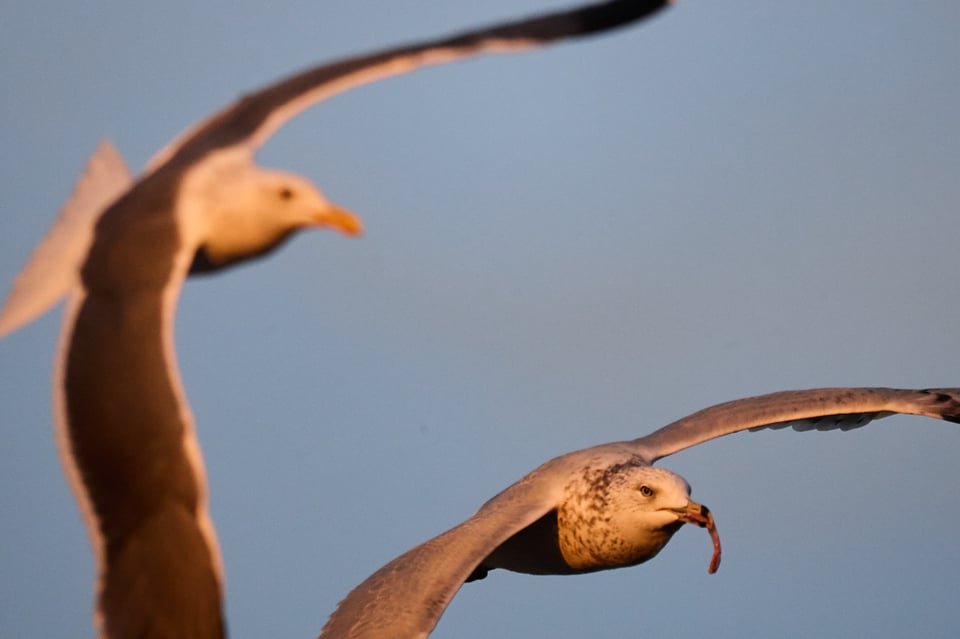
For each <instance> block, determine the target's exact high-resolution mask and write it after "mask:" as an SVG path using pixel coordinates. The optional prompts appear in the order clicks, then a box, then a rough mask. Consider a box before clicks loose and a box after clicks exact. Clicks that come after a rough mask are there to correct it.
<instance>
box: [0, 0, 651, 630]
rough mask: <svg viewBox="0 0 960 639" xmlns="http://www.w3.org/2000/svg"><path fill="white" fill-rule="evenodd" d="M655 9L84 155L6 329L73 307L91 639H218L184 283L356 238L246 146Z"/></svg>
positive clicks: (395, 61)
mask: <svg viewBox="0 0 960 639" xmlns="http://www.w3.org/2000/svg"><path fill="white" fill-rule="evenodd" d="M666 4H669V2H668V1H667V0H658V1H648V0H619V1H614V2H602V3H596V4H592V5H589V6H586V7H583V8H579V9H572V10H567V11H561V12H556V13H552V14H547V15H544V16H540V17H536V18H532V19H527V20H521V21H517V22H513V23H507V24H503V25H499V26H495V27H492V28H486V29H480V30H474V31H468V32H464V33H462V34H460V35H457V36H454V37H450V38H446V39H439V40H434V41H430V42H425V43H421V44H414V45H410V46H402V47H397V48H393V49H389V50H386V51H382V52H379V53H374V54H371V55H364V56H359V57H355V58H350V59H346V60H343V61H340V62H335V63H332V64H327V65H323V66H319V67H315V68H312V69H309V70H307V71H304V72H302V73H299V74H296V75H293V76H291V77H289V78H286V79H284V80H281V81H279V82H277V83H275V84H272V85H270V86H268V87H266V88H265V89H262V90H260V91H257V92H255V93H251V94H249V95H247V96H244V97H242V98H241V99H240V100H238V101H237V102H235V103H234V104H232V105H231V106H229V107H227V108H226V109H224V110H223V111H220V112H219V113H217V114H215V115H214V116H213V117H211V118H210V119H208V120H206V121H204V122H201V123H200V124H198V125H197V126H195V127H193V128H192V129H190V130H188V131H187V132H186V133H184V134H183V135H181V136H180V137H179V138H177V139H176V140H174V141H173V142H172V143H171V144H169V145H168V146H167V147H166V148H164V149H163V150H161V151H160V152H159V153H158V154H157V155H156V156H155V157H154V158H153V159H152V160H151V161H150V162H149V164H148V165H147V168H146V170H145V171H144V173H143V174H142V175H140V176H139V177H138V178H133V177H131V175H130V174H129V172H128V171H127V169H126V167H125V165H124V162H123V160H122V159H121V158H120V157H119V155H118V154H117V153H116V151H115V150H114V149H113V147H112V146H110V145H109V144H103V145H101V146H100V147H99V148H98V149H97V150H96V152H95V153H94V155H93V156H92V158H91V159H90V161H89V163H88V165H87V167H86V169H85V171H84V173H83V175H82V177H81V178H80V180H79V182H78V184H77V186H76V188H75V190H74V193H73V195H72V196H71V198H70V200H69V201H68V202H67V204H66V205H65V207H64V209H63V211H62V212H61V214H60V216H59V218H58V219H57V221H56V223H55V224H54V226H53V228H52V229H51V230H50V231H49V233H48V235H47V236H46V238H45V239H44V240H43V242H42V243H41V244H40V246H39V247H38V248H37V249H36V251H35V252H34V254H33V256H32V257H31V259H30V262H29V263H28V264H27V266H26V268H25V269H24V271H23V273H22V274H21V275H20V276H19V277H18V279H17V280H16V282H15V284H14V287H13V290H12V292H11V294H10V296H9V298H8V299H7V302H6V304H5V306H4V308H3V311H2V312H0V336H2V335H5V334H7V333H10V332H11V331H13V330H15V329H17V328H18V327H20V326H22V325H23V324H25V323H27V322H30V321H32V320H33V319H34V318H36V317H37V316H38V315H40V314H42V313H44V312H45V311H46V310H48V309H49V308H50V307H51V306H53V305H54V304H55V303H56V302H58V301H59V300H60V299H61V298H64V297H66V298H67V308H66V312H65V316H64V324H63V333H62V336H61V343H60V349H59V353H58V356H57V365H56V374H55V381H54V386H55V393H54V394H55V398H54V403H55V416H56V422H57V432H58V439H59V445H60V451H61V457H62V459H63V463H64V466H65V468H66V473H67V476H68V479H69V481H70V483H71V486H72V488H73V490H74V493H75V494H76V496H77V499H78V501H79V502H80V507H81V510H82V511H83V514H84V517H85V520H86V524H87V527H88V530H89V533H90V538H91V542H92V545H93V548H94V552H95V555H96V559H97V563H98V584H97V604H96V617H97V622H96V623H97V626H98V628H99V630H100V633H101V636H103V637H110V638H112V639H120V638H128V637H137V638H143V637H177V638H178V639H193V638H204V639H208V638H217V637H222V636H223V635H224V623H223V620H222V614H221V597H222V576H221V570H220V561H221V560H220V553H219V550H218V547H217V541H216V536H215V534H214V531H213V526H212V524H211V522H210V518H209V516H208V513H207V505H206V490H207V489H206V481H205V476H204V470H203V462H202V458H201V455H200V450H199V445H198V443H197V440H196V438H195V436H194V427H193V419H192V417H191V414H190V409H189V407H188V405H187V403H186V401H185V397H184V392H183V389H182V385H181V382H180V377H179V374H178V371H177V366H176V359H175V355H174V342H173V320H174V314H175V309H176V304H177V299H178V297H179V292H180V288H181V285H182V283H183V280H184V278H185V277H187V275H189V274H193V273H198V272H205V271H213V270H217V269H221V268H224V267H227V266H229V265H231V264H234V263H237V262H240V261H243V260H247V259H250V258H254V257H257V256H260V255H263V254H265V253H268V252H269V251H272V250H274V249H275V248H277V247H278V246H279V245H280V244H281V243H282V242H283V241H284V240H285V239H287V238H288V237H290V236H291V235H292V234H293V233H295V232H297V231H298V230H300V229H303V228H306V227H327V228H333V229H339V230H340V231H343V232H345V233H347V234H356V233H359V231H360V222H359V220H358V219H357V218H356V217H354V216H353V215H352V214H351V213H350V212H349V211H346V210H344V209H342V208H340V207H337V206H335V205H333V204H331V203H330V202H328V201H327V200H326V199H325V198H324V196H323V194H322V193H321V192H320V191H319V190H318V189H317V188H316V187H314V186H313V185H312V184H310V183H309V182H308V181H306V180H305V179H303V178H300V177H298V176H296V175H292V174H289V173H283V172H279V171H267V170H263V169H261V168H259V167H257V166H256V165H255V164H254V161H253V158H254V154H255V152H256V151H257V149H259V147H260V146H261V145H262V144H263V143H264V142H265V141H266V140H267V139H268V138H269V137H270V136H271V135H272V134H273V133H274V132H275V131H276V130H277V129H278V128H279V127H280V126H281V125H283V124H284V123H285V122H286V121H287V120H289V119H290V118H292V117H293V116H295V115H296V114H298V113H300V112H301V111H302V110H304V109H306V108H307V107H309V106H311V105H313V104H315V103H317V102H319V101H321V100H323V99H325V98H327V97H330V96H332V95H335V94H337V93H341V92H343V91H346V90H348V89H351V88H353V87H356V86H359V85H362V84H365V83H368V82H373V81H375V80H379V79H382V78H386V77H388V76H393V75H398V74H402V73H407V72H409V71H412V70H414V69H417V68H419V67H424V66H428V65H433V64H441V63H445V62H453V61H455V60H460V59H463V58H467V57H470V56H474V55H479V54H483V53H507V52H514V51H523V50H527V49H533V48H536V47H539V46H542V45H545V44H548V43H550V42H553V41H557V40H561V39H565V38H574V37H579V36H585V35H588V34H593V33H599V32H602V31H606V30H609V29H613V28H615V27H619V26H623V25H626V24H629V23H631V22H635V21H637V20H639V19H641V18H644V17H646V16H649V15H651V14H653V13H654V12H656V11H657V10H659V9H661V8H663V7H664V6H665V5H666Z"/></svg>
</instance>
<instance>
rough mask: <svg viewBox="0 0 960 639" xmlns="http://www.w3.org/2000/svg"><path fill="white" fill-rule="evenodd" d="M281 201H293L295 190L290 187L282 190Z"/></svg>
mask: <svg viewBox="0 0 960 639" xmlns="http://www.w3.org/2000/svg"><path fill="white" fill-rule="evenodd" d="M280 199H281V200H292V199H293V189H291V188H290V187H288V186H285V187H283V188H282V189H280Z"/></svg>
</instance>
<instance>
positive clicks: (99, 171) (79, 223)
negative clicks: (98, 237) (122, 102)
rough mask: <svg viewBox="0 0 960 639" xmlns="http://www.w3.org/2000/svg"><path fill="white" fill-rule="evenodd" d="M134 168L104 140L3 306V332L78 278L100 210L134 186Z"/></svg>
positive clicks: (0, 326)
mask: <svg viewBox="0 0 960 639" xmlns="http://www.w3.org/2000/svg"><path fill="white" fill-rule="evenodd" d="M130 183H131V178H130V172H129V171H128V170H127V167H126V165H125V164H124V163H123V158H121V157H120V154H119V153H117V150H116V149H115V148H114V147H113V145H112V144H110V143H109V142H106V141H104V142H101V143H100V145H99V146H98V147H97V149H96V150H95V151H94V152H93V155H92V156H90V159H89V160H88V161H87V165H86V167H84V170H83V173H82V174H81V176H80V179H79V180H77V185H76V186H75V187H74V189H73V193H72V194H71V195H70V199H68V200H67V203H66V204H64V205H63V209H61V211H60V216H59V217H58V218H57V220H56V222H54V224H53V227H51V228H50V230H49V231H47V235H46V237H44V238H43V240H42V241H41V242H40V245H39V246H37V248H36V249H34V251H33V255H31V256H30V261H29V262H27V265H26V266H25V267H24V268H23V271H21V272H20V275H18V276H17V279H16V281H14V283H13V288H12V289H11V291H10V295H9V296H8V297H7V301H6V302H5V303H4V306H3V310H2V311H0V337H3V336H4V335H7V334H8V333H12V332H13V331H15V330H17V329H18V328H20V327H21V326H23V325H24V324H27V323H29V322H32V321H33V320H34V319H36V318H37V317H39V316H40V315H42V314H43V313H45V312H46V311H47V310H48V309H49V308H50V307H51V306H53V305H54V304H56V303H57V302H58V301H60V299H61V298H62V297H63V296H64V295H66V294H67V292H68V291H69V290H70V289H71V288H72V287H73V286H74V285H75V284H76V282H77V278H78V277H79V269H80V265H81V264H82V263H83V260H84V259H85V258H86V255H87V250H88V249H89V248H90V242H91V240H92V238H93V227H94V226H95V225H96V223H97V220H98V219H100V214H101V213H103V211H104V210H106V208H107V207H108V206H109V205H110V204H112V203H113V201H114V200H116V199H117V198H118V197H120V195H121V194H122V193H123V192H124V191H126V190H127V189H128V188H130Z"/></svg>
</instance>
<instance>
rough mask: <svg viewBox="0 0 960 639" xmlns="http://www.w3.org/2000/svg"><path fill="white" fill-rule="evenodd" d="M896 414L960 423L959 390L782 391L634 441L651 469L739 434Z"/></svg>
mask: <svg viewBox="0 0 960 639" xmlns="http://www.w3.org/2000/svg"><path fill="white" fill-rule="evenodd" d="M895 413H904V414H909V415H925V416H927V417H935V418H938V419H945V420H947V421H950V422H955V423H960V388H939V389H926V390H901V389H897V388H818V389H813V390H800V391H783V392H780V393H771V394H769V395H760V396H758V397H748V398H746V399H738V400H734V401H732V402H726V403H724V404H718V405H716V406H711V407H710V408H706V409H704V410H702V411H699V412H697V413H694V414H693V415H690V416H688V417H684V418H683V419H680V420H678V421H675V422H673V423H672V424H669V425H667V426H664V427H663V428H661V429H660V430H657V431H655V432H653V433H651V434H649V435H647V436H646V437H640V438H638V439H635V440H633V442H631V443H632V444H634V445H636V446H638V447H639V448H640V449H641V450H640V451H639V454H641V455H642V456H643V457H645V458H646V459H647V461H649V462H650V463H653V462H654V461H656V460H658V459H660V458H662V457H666V456H667V455H672V454H673V453H675V452H677V451H680V450H683V449H684V448H689V447H691V446H696V445H697V444H699V443H701V442H705V441H707V440H710V439H714V438H715V437H721V436H723V435H729V434H730V433H736V432H737V431H741V430H759V429H761V428H773V429H779V428H786V427H787V426H791V427H793V429H794V430H797V431H807V430H833V429H837V428H839V429H841V430H850V429H852V428H859V427H861V426H865V425H866V424H868V423H869V422H870V421H871V420H874V419H880V418H882V417H886V416H888V415H893V414H895Z"/></svg>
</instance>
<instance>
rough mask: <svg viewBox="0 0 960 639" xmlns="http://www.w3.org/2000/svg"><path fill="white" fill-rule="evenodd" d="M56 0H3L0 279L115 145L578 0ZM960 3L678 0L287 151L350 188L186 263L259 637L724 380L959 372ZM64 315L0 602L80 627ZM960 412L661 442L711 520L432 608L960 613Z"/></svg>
mask: <svg viewBox="0 0 960 639" xmlns="http://www.w3.org/2000/svg"><path fill="white" fill-rule="evenodd" d="M562 4H569V3H557V2H547V1H541V0H537V1H533V0H522V1H517V0H514V1H512V2H508V1H506V0H475V1H474V2H411V1H405V0H390V1H386V0H350V1H349V2H346V1H339V2H317V1H313V2H305V1H304V2H298V1H293V0H289V1H288V0H277V1H276V2H270V3H265V2H252V1H249V0H247V1H240V2H237V1H232V2H206V3H197V2H186V1H179V0H178V1H168V2H162V3H126V2H83V3H64V2H49V1H46V0H42V1H37V2H31V3H26V2H20V3H7V4H6V5H4V8H3V9H2V10H0V75H2V77H3V79H4V90H3V99H2V100H0V109H2V111H0V116H2V118H0V119H2V124H0V127H2V129H0V132H2V133H0V135H2V138H0V144H2V148H3V153H2V154H0V174H2V178H0V179H2V184H3V188H2V189H0V229H2V230H0V281H2V286H3V287H4V288H5V287H7V286H8V285H9V283H10V282H11V281H12V280H13V278H14V276H15V275H16V273H17V272H19V270H20V268H21V267H22V266H23V264H24V263H25V261H26V259H27V257H28V255H29V253H30V251H31V250H32V248H33V247H34V246H35V245H36V243H37V242H38V241H39V240H40V238H41V237H42V236H43V234H44V233H45V231H46V229H47V228H48V226H49V225H50V223H51V222H52V221H53V219H54V217H55V215H56V213H57V211H58V209H59V207H60V206H61V204H62V203H63V202H64V200H65V199H66V197H67V195H68V194H69V192H70V190H71V188H72V186H73V183H74V180H75V179H76V178H77V177H78V175H79V173H80V170H81V167H82V166H83V164H84V162H85V161H86V159H87V157H88V155H89V154H90V153H91V152H92V151H93V149H94V147H95V146H96V144H97V142H98V141H99V140H100V139H102V138H109V139H111V140H112V141H113V142H114V143H115V144H116V145H117V147H118V148H119V149H120V151H121V152H122V154H123V155H124V157H125V158H126V159H127V161H128V162H129V164H130V165H131V166H132V167H135V168H136V167H142V166H143V164H144V163H145V162H146V161H147V160H148V159H149V157H150V156H151V155H152V154H153V153H154V152H155V151H156V150H158V149H159V148H160V147H162V146H163V145H164V144H166V143H167V142H168V141H169V140H170V139H171V138H172V137H173V136H175V135H177V134H178V133H179V132H181V131H182V130H183V129H184V128H186V127H188V126H190V125H191V124H193V123H194V122H196V121H197V120H199V119H201V118H204V117H206V115H207V114H209V113H210V112H211V111H213V110H215V109H218V108H220V107H222V106H224V105H225V104H226V103H227V102H229V101H231V100H232V99H233V98H235V97H236V96H238V95H239V94H240V93H241V92H243V91H246V90H250V89H253V88H257V87H260V86H261V85H263V84H264V83H266V82H268V81H272V80H274V79H276V78H277V77H279V76H280V75H283V74H287V73H290V72H293V71H295V70H298V69H300V68H302V67H304V66H306V65H308V64H312V63H315V62H320V61H329V60H334V59H337V58H338V57H341V56H344V55H348V54H353V53H358V52H363V51H367V50H370V49H374V48H379V47H382V46H385V45H388V44H396V43H399V42H405V41H410V40H415V39H419V38H422V37H426V36H434V35H440V34H444V33H448V32H451V31H455V30H460V29H462V28H464V27H468V26H476V25H479V24H484V23H488V22H491V21H497V20H500V19H503V18H507V17H519V16H523V15H526V14H529V13H531V12H536V11H541V10H545V9H549V8H555V7H557V6H562ZM958 25H960V4H958V3H957V2H956V0H928V1H924V2H902V1H896V2H894V1H892V0H849V1H846V2H835V1H826V0H815V1H813V0H812V1H808V2H793V3H781V2H769V1H767V0H739V1H738V0H725V1H718V0H713V1H710V2H698V1H695V0H687V1H684V2H681V3H680V4H679V5H678V6H676V7H675V8H674V9H672V10H670V11H668V12H666V13H664V14H662V15H661V16H660V17H658V18H657V19H655V20H654V21H652V22H649V23H647V24H645V25H642V26H641V27H640V28H634V29H630V30H627V31H620V32H617V33H616V34H614V35H611V36H607V37H602V38H598V39H592V40H589V41H581V42H578V43H575V44H567V45H563V46H560V47H556V48H551V49H546V50H542V51H538V52H535V53H532V54H525V55H517V56H507V57H503V56H500V57H494V58H486V59H484V60H482V61H472V62H466V63H461V64H457V65H454V66H448V67H443V68H436V69H430V70H426V71H422V72H419V73H416V74H414V75H410V76H404V77H401V78H397V79H392V80H388V81H384V82H381V83H379V84H376V85H371V86H368V87H364V88H361V89H358V90H355V91H352V92H350V93H348V94H345V95H342V96H339V97H336V98H335V99H332V100H330V101H329V102H327V103H324V104H321V105H319V106H317V107H314V108H313V109H312V110H310V111H309V112H308V113H306V114H304V115H303V116H300V117H299V118H297V119H296V120H295V121H293V122H292V123H290V124H289V125H288V126H286V127H285V128H284V129H283V130H282V131H281V132H280V133H279V134H278V135H277V136H276V137H275V138H274V139H273V140H271V142H270V143H269V144H268V145H267V146H266V147H265V148H264V150H263V152H262V153H260V155H259V159H260V161H261V163H262V164H264V165H266V166H273V167H279V168H283V169H288V170H293V171H297V172H299V173H302V174H303V175H306V176H308V177H309V178H311V179H312V180H315V181H316V182H317V184H319V185H320V186H321V188H323V189H324V191H325V192H326V193H327V195H328V196H329V197H330V198H331V199H333V200H335V201H337V202H339V203H342V204H344V205H346V206H349V207H350V208H352V209H353V210H355V211H356V212H358V213H359V214H360V215H362V217H363V218H364V220H365V222H366V225H367V234H366V236H365V237H363V238H362V239H359V240H350V239H347V238H344V237H341V236H339V235H335V234H332V233H324V232H314V233H308V234H303V235H301V236H299V237H297V238H296V240H295V241H294V242H292V243H291V244H289V245H288V246H286V247H284V249H283V250H282V251H281V252H279V253H278V254H275V255H273V256H271V257H270V258H269V259H267V260H265V261H262V262H257V263H254V264H251V265H249V266H246V267H243V268H238V269H235V270H232V271H229V272H227V273H225V274H222V275H219V276H216V277H211V278H207V279H203V280H196V281H191V282H190V283H188V285H187V286H186V288H185V291H184V295H183V298H182V300H181V304H180V311H179V315H178V321H177V347H178V355H179V359H180V365H181V369H182V374H183V377H184V383H185V386H186V389H187V393H188V395H189V398H190V401H191V404H192V407H193V410H194V413H195V416H196V419H197V425H198V431H199V437H200V440H201V442H202V445H203V449H204V453H205V455H206V463H207V470H208V474H209V479H210V488H211V510H212V514H213V518H214V521H215V523H216V526H217V530H218V533H219V536H220V540H221V544H222V548H223V553H224V559H225V564H226V575H227V616H228V623H229V627H230V631H231V636H232V637H233V638H235V639H253V638H261V637H277V638H281V639H282V638H288V637H289V638H293V637H301V638H307V637H314V636H316V634H317V633H318V631H319V629H320V627H321V625H322V624H323V623H324V621H325V620H326V617H327V616H328V614H329V613H330V612H331V611H332V610H333V608H334V607H335V605H336V603H337V601H339V600H340V599H341V598H342V597H343V596H344V595H345V594H346V593H347V592H348V591H349V590H350V589H351V588H352V587H353V586H355V585H356V584H358V583H359V582H360V581H361V580H363V579H364V578H365V577H366V576H367V575H369V574H370V573H371V572H373V571H374V570H376V569H377V568H378V567H380V566H381V565H382V564H384V563H385V562H387V561H388V560H390V559H391V558H393V557H394V556H396V555H398V554H400V553H401V552H403V551H404V550H406V549H407V548H409V547H411V546H413V545H415V544H417V543H419V542H421V541H424V540H425V539H427V538H429V537H432V536H434V535H436V534H439V533H440V532H442V531H443V530H445V529H447V528H449V527H450V526H453V525H455V524H457V523H458V522H460V521H461V520H462V519H464V518H466V517H467V516H469V515H470V514H471V513H472V512H473V511H474V510H475V509H476V508H477V507H478V506H479V505H480V504H481V503H482V502H483V501H485V500H486V499H487V498H489V497H491V496H492V495H494V494H495V493H496V492H498V491H499V490H500V489H502V488H503V487H505V486H507V485H508V484H510V483H512V482H513V481H514V480H516V479H517V478H519V477H520V476H521V475H523V474H524V473H526V472H528V471H529V470H531V469H532V468H534V467H535V466H537V465H539V464H540V463H542V462H543V461H545V460H547V459H548V458H550V457H552V456H554V455H558V454H561V453H565V452H567V451H571V450H575V449H578V448H582V447H585V446H589V445H594V444H599V443H603V442H608V441H613V440H618V439H624V438H632V437H636V436H639V435H641V434H645V433H647V432H650V431H652V430H653V429H655V428H657V427H659V426H661V425H663V424H665V423H667V422H668V421H671V420H673V419H675V418H678V417H680V416H683V415H685V414H687V413H690V412H693V411H695V410H698V409H700V408H703V407H705V406H708V405H711V404H714V403H717V402H720V401H725V400H728V399H733V398H736V397H741V396H746V395H754V394H759V393H763V392H768V391H774V390H781V389H788V388H807V387H816V386H832V385H858V386H860V385H885V386H902V387H926V386H957V385H960V364H958V359H960V358H958V354H960V330H958V322H960V294H958V288H960V282H958V277H957V273H958V266H960V255H958V249H957V244H958V238H960V219H958V218H960V216H958V208H957V202H958V201H960V126H958V123H957V115H958V114H960V73H958V61H960V38H958V31H957V28H958ZM59 315H60V314H59V312H57V313H52V314H49V315H48V316H45V317H44V318H43V319H42V320H41V321H38V322H36V323H34V324H32V325H30V326H29V327H27V328H25V329H23V330H21V331H19V332H18V333H16V334H14V335H12V336H10V337H8V338H6V339H5V340H3V341H2V342H0V373H2V380H3V381H2V383H0V428H2V434H3V445H2V446H0V636H2V637H9V638H11V639H14V638H20V637H44V638H50V639H56V638H67V637H71V638H73V637H90V636H92V635H93V630H92V626H91V614H90V612H91V607H92V597H93V594H92V584H93V573H94V567H93V563H92V558H91V554H90V550H89V547H88V543H87V536H86V532H85V531H84V529H83V526H82V524H81V522H80V517H79V515H78V511H77V508H76V506H75V505H74V502H73V499H72V496H71V495H70V493H69V490H68V488H67V484H66V482H65V481H64V479H63V476H62V473H61V470H60V466H59V462H58V459H57V453H56V450H55V446H54V440H53V434H52V427H51V415H50V376H51V371H52V362H53V358H54V351H55V346H56V340H57V334H58V331H59ZM958 453H960V429H958V428H957V426H955V425H951V424H947V423H945V422H937V421H933V420H924V419H921V418H904V417H898V418H891V419H887V420H884V421H881V422H878V423H876V424H875V425H874V426H871V427H870V428H868V429H865V430H861V431H856V432H852V433H827V434H820V433H810V434H803V435H802V434H796V433H793V432H764V433H755V434H741V435H736V436H732V437H729V438H726V439H724V440H720V441H715V442H711V443H708V444H705V445H703V446H700V447H698V448H696V449H693V450H690V451H686V452H683V453H681V454H678V455H676V456H675V457H671V458H669V459H667V460H665V461H664V462H663V464H662V465H664V466H666V467H668V468H671V469H672V470H675V471H677V472H679V473H681V474H682V475H684V476H685V477H686V478H687V479H688V480H689V481H690V483H691V484H692V486H693V488H694V493H693V494H694V497H695V498H696V499H697V500H698V501H702V502H703V503H705V504H707V505H709V506H710V507H711V509H712V510H713V511H714V513H715V514H716V517H717V522H718V526H719V530H720V535H721V538H722V540H723V543H724V563H723V565H722V566H721V568H720V571H719V573H718V574H716V575H713V576H708V575H707V564H708V562H709V559H710V541H709V538H708V536H707V534H706V533H705V532H704V531H702V530H699V529H695V528H692V527H688V529H684V530H681V531H680V532H679V533H678V534H677V536H676V537H675V539H674V541H673V542H671V543H670V544H669V545H668V546H667V548H666V549H665V550H664V551H663V552H662V553H661V555H660V556H659V557H657V558H656V559H655V560H653V561H652V562H651V563H650V564H647V565H644V566H640V567H636V568H631V569H626V570H620V571H614V572H607V573H599V574H595V575H589V576H581V577H531V576H523V575H513V574H508V573H493V574H491V576H490V577H489V578H488V579H487V580H485V581H482V582H478V583H473V584H468V585H466V586H465V587H464V588H463V590H462V591H461V592H460V594H459V595H458V596H457V597H456V598H455V599H454V601H453V604H452V605H451V606H450V608H449V609H448V611H447V613H446V614H445V615H444V617H443V618H442V619H441V621H440V624H439V625H438V627H437V630H436V633H435V636H436V637H457V638H459V639H470V638H486V637H531V638H532V637H548V636H555V637H617V636H628V637H702V636H703V635H704V634H709V635H710V636H712V637H715V638H718V639H719V638H723V637H743V636H747V637H749V636H755V637H761V636H778V637H808V636H818V635H819V636H874V637H902V636H923V637H952V636H954V635H955V632H956V608H957V598H958V595H960V545H958V544H957V542H956V539H957V531H958V528H960V512H958V510H960V509H958V497H957V494H958V485H960V468H958V467H957V464H956V462H955V460H956V458H957V454H958Z"/></svg>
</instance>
